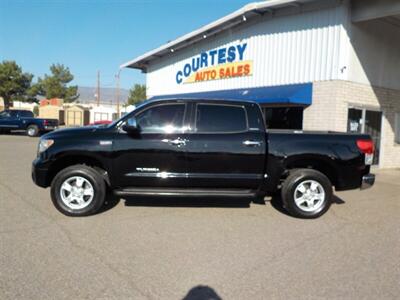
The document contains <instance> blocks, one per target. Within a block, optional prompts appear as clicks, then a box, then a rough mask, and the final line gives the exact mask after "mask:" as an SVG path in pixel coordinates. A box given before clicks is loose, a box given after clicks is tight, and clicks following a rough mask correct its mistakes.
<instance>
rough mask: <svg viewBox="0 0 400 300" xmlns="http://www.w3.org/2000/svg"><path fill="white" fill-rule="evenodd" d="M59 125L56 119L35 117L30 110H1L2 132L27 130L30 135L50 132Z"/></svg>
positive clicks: (0, 128)
mask: <svg viewBox="0 0 400 300" xmlns="http://www.w3.org/2000/svg"><path fill="white" fill-rule="evenodd" d="M57 127H58V120H56V119H39V118H35V117H34V115H33V113H32V112H31V111H29V110H4V111H2V112H0V133H3V132H10V131H12V130H25V131H26V134H27V135H28V136H30V137H34V136H38V135H39V134H40V133H44V132H49V131H52V130H54V129H57Z"/></svg>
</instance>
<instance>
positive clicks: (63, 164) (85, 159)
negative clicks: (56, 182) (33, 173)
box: [47, 155, 111, 186]
mask: <svg viewBox="0 0 400 300" xmlns="http://www.w3.org/2000/svg"><path fill="white" fill-rule="evenodd" d="M79 164H81V165H86V166H88V167H92V168H94V169H95V170H96V171H98V172H99V173H100V175H102V176H103V178H104V180H105V182H106V183H107V185H108V186H110V184H111V183H110V178H109V176H108V172H107V168H105V167H104V165H103V164H102V163H101V162H100V161H99V160H98V159H96V158H93V157H90V156H83V155H74V156H65V157H62V158H59V159H58V160H57V161H56V162H54V163H53V164H52V166H51V167H50V169H49V177H48V178H47V180H48V184H49V185H50V184H51V182H52V181H53V179H54V177H55V176H56V175H57V174H58V172H60V171H61V170H63V169H65V168H67V167H70V166H73V165H79Z"/></svg>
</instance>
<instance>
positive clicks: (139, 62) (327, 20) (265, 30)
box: [121, 0, 400, 168]
mask: <svg viewBox="0 0 400 300" xmlns="http://www.w3.org/2000/svg"><path fill="white" fill-rule="evenodd" d="M166 26H167V25H166ZM160 29H161V30H162V28H160ZM121 67H128V68H135V69H140V70H142V72H144V73H146V84H147V95H148V98H153V99H157V98H172V97H174V98H175V97H182V98H213V99H241V100H253V101H256V102H258V103H259V104H260V105H261V107H262V109H263V113H264V116H265V122H266V125H267V127H268V128H274V129H299V130H329V131H341V132H358V133H368V134H370V135H371V136H372V137H373V139H374V141H375V144H376V155H375V164H376V165H378V166H379V167H383V168H399V167H400V1H396V0H380V1H375V0H358V1H356V0H353V1H350V0H271V1H264V2H257V3H250V4H248V5H246V6H244V7H243V8H241V9H239V10H237V11H235V12H233V13H231V14H229V15H227V16H225V17H223V18H221V19H219V20H216V21H215V22H212V23H210V24H208V25H206V26H204V27H202V28H200V29H198V30H195V31H193V32H190V33H188V34H186V35H184V36H182V37H179V38H177V39H176V40H173V41H171V42H168V43H167V44H165V45H162V46H161V47H159V48H157V49H154V50H152V51H150V52H148V53H145V54H143V55H141V56H139V57H137V58H136V59H134V60H132V61H129V62H127V63H125V64H123V65H122V66H121Z"/></svg>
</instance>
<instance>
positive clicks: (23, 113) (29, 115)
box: [19, 111, 33, 118]
mask: <svg viewBox="0 0 400 300" xmlns="http://www.w3.org/2000/svg"><path fill="white" fill-rule="evenodd" d="M19 116H20V117H21V118H33V113H32V112H31V111H20V112H19Z"/></svg>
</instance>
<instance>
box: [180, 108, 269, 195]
mask: <svg viewBox="0 0 400 300" xmlns="http://www.w3.org/2000/svg"><path fill="white" fill-rule="evenodd" d="M229 103H230V102H229ZM255 108H256V105H255V104H236V103H230V104H228V103H227V102H224V103H218V102H217V101H216V102H204V103H201V102H198V103H196V104H195V107H194V114H192V128H193V131H192V133H191V134H190V136H189V142H188V143H187V146H186V148H187V161H188V164H187V168H188V186H189V187H218V188H257V187H259V186H260V183H261V181H262V180H263V175H264V167H265V155H266V142H265V136H266V135H265V130H264V126H263V124H262V122H263V120H262V116H261V113H260V112H259V111H258V114H259V115H257V116H256V115H255V111H254V109H255ZM257 109H258V108H257ZM258 110H259V109H258ZM250 118H251V119H250ZM256 118H258V119H259V120H258V125H255V124H254V123H257V120H256Z"/></svg>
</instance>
